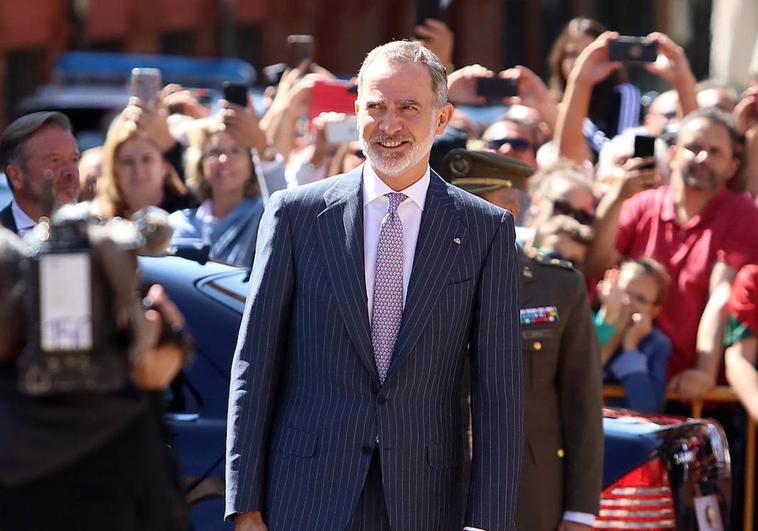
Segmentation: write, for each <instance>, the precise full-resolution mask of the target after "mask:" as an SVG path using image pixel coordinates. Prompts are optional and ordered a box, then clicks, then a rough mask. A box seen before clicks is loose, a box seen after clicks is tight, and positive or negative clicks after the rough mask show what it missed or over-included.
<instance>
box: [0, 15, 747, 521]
mask: <svg viewBox="0 0 758 531" xmlns="http://www.w3.org/2000/svg"><path fill="white" fill-rule="evenodd" d="M618 37H619V35H618V34H617V33H615V32H612V31H606V29H605V28H604V27H603V26H602V25H601V24H600V23H598V22H596V21H594V20H590V19H586V18H577V19H574V20H572V21H571V22H569V24H568V25H567V26H566V27H565V29H564V30H563V32H562V33H561V34H560V36H559V37H558V39H557V40H556V42H555V45H554V47H553V49H552V51H551V53H550V55H549V58H548V64H549V69H550V72H549V80H548V82H547V83H545V82H543V80H542V79H541V78H540V77H539V76H538V75H536V74H535V73H534V72H533V71H532V70H530V69H529V68H527V67H525V66H521V65H519V66H515V67H513V68H509V69H507V70H505V71H502V72H494V71H492V70H489V69H487V68H485V67H483V66H481V65H467V66H464V67H462V68H458V69H453V67H452V57H453V35H452V33H451V32H450V30H449V29H448V28H447V27H446V26H445V25H444V24H442V23H438V22H436V21H432V22H430V23H429V24H427V26H426V27H425V30H424V32H423V40H422V43H423V44H424V45H425V46H426V47H428V48H429V49H430V50H431V51H432V52H434V53H435V54H436V56H438V58H439V61H440V62H441V63H442V64H443V65H447V66H448V76H447V81H446V84H447V99H448V101H449V103H452V104H453V106H454V107H455V108H454V110H452V113H451V116H450V117H449V124H448V125H447V129H446V130H445V131H444V132H443V133H442V134H439V135H438V136H437V138H436V139H435V140H434V144H433V145H432V146H431V158H430V164H431V168H432V170H434V171H435V172H437V173H438V174H440V175H441V176H442V177H443V178H445V179H446V180H447V181H448V182H450V183H452V184H454V185H456V186H459V187H461V188H463V189H464V190H468V191H469V192H471V193H473V194H475V195H478V196H479V197H481V198H483V199H485V200H487V201H489V202H490V203H493V204H495V205H497V206H500V207H503V208H506V209H508V210H509V211H511V212H512V213H513V215H514V217H515V220H516V229H515V233H516V238H517V241H518V245H519V253H520V254H519V258H518V259H519V274H520V275H521V289H522V301H521V324H522V337H523V339H524V342H523V345H524V349H525V351H524V354H525V361H524V363H525V371H527V372H526V374H527V376H528V374H531V372H530V371H534V372H535V373H536V371H538V370H542V369H539V368H537V367H536V364H538V363H539V364H543V363H552V362H547V361H546V360H547V359H548V358H544V357H543V358H540V359H539V361H536V360H537V358H534V361H532V362H531V364H530V362H528V360H527V356H526V355H527V353H529V352H533V351H541V350H543V348H544V349H545V351H548V350H550V349H555V351H556V353H557V354H556V356H557V357H556V361H555V364H556V367H560V370H561V371H565V372H563V373H558V372H557V371H558V369H555V368H554V369H552V370H551V371H552V372H549V376H548V377H544V378H537V377H532V380H535V379H536V380H539V381H542V382H549V384H550V386H553V387H556V388H557V389H558V391H557V395H556V404H559V403H560V401H561V400H563V399H564V398H565V397H566V396H568V395H567V394H568V393H574V396H573V398H572V400H574V402H572V404H573V405H574V406H576V404H577V402H576V401H577V400H579V401H580V402H582V404H584V406H586V407H587V408H588V410H592V409H593V408H594V409H595V410H599V404H600V398H599V393H600V391H599V388H600V385H601V382H603V381H604V382H607V383H618V384H620V385H622V386H623V388H624V390H625V393H626V397H625V399H624V400H623V401H622V403H623V405H625V406H628V407H630V408H633V409H637V410H640V411H647V412H660V411H663V410H664V408H665V406H666V400H665V394H666V391H667V390H671V391H675V392H676V393H678V396H679V397H681V399H683V400H693V399H699V398H702V397H704V396H705V395H706V394H707V393H708V392H709V391H710V390H711V389H713V388H714V387H715V386H716V385H718V384H720V383H721V384H730V385H731V386H732V387H733V389H734V391H735V392H736V393H737V395H738V397H739V398H740V400H741V401H742V403H743V405H744V407H745V409H746V410H747V412H748V413H749V414H750V415H751V416H752V417H753V418H755V419H757V420H758V372H757V371H756V362H757V359H758V346H757V345H758V343H757V342H756V336H755V334H757V333H758V309H757V304H758V287H757V286H758V267H756V265H754V264H758V246H757V245H756V243H755V242H756V241H758V207H757V206H756V194H758V83H756V84H754V85H753V86H750V87H747V88H745V89H744V91H743V92H742V93H739V92H738V91H737V90H736V89H735V88H734V87H729V86H726V85H722V84H719V83H717V82H715V81H711V80H705V81H700V82H698V81H697V80H696V78H695V76H694V75H693V73H692V70H691V68H690V66H689V62H688V60H687V57H686V55H685V53H684V51H683V49H682V48H681V47H680V46H678V45H677V44H676V43H675V42H674V41H673V40H672V39H671V38H669V37H668V36H667V35H664V34H661V33H651V34H650V35H649V36H648V39H649V40H650V42H652V43H653V46H654V47H655V49H656V50H657V53H656V57H655V60H654V61H652V62H647V63H644V68H645V70H646V71H647V72H648V73H649V74H651V75H654V76H658V77H660V78H661V79H662V80H663V81H665V82H666V83H668V84H669V85H670V86H671V88H670V90H667V91H665V92H662V93H660V94H658V95H657V96H656V97H655V98H654V99H652V101H650V102H646V101H644V99H643V98H642V97H641V93H640V90H639V89H638V88H637V87H636V86H634V85H633V84H631V83H629V81H628V76H627V69H628V68H630V64H629V63H624V62H619V61H613V60H611V59H610V57H609V49H610V48H611V46H612V44H613V42H614V41H615V40H616V39H618ZM637 67H639V64H638V65H637ZM493 77H498V78H503V79H508V80H511V82H512V83H513V84H514V85H515V87H517V89H516V95H515V96H506V97H502V98H500V99H498V100H497V101H494V102H493V101H492V100H491V99H486V98H485V97H484V96H482V95H480V94H479V93H478V91H477V85H478V80H479V79H480V78H493ZM335 79H336V78H335V76H334V75H333V74H332V73H330V72H328V71H326V70H325V69H323V68H322V67H320V66H318V65H316V64H313V63H303V64H301V65H299V66H297V67H294V68H291V69H289V70H287V71H285V72H284V74H283V75H282V77H281V80H280V81H279V82H278V84H276V85H273V86H270V87H268V88H267V89H266V91H265V95H264V106H265V111H264V113H263V114H262V115H261V116H259V115H258V113H257V112H256V108H255V106H254V105H253V103H252V100H250V101H249V102H248V105H246V106H242V105H237V104H233V103H231V102H228V101H225V100H221V101H220V109H219V110H218V112H216V113H211V111H210V109H209V108H208V107H205V106H203V105H202V104H201V103H200V102H199V101H197V100H196V99H195V98H194V96H193V92H192V91H190V90H188V89H187V88H184V87H180V86H176V85H169V86H167V87H165V88H164V89H163V90H162V91H161V93H160V95H159V98H158V100H157V101H158V103H157V105H155V106H153V105H151V104H150V103H149V102H144V101H140V100H139V99H137V98H132V99H131V100H130V102H129V105H128V106H127V107H126V108H125V109H124V110H123V111H122V112H121V113H120V114H119V115H118V117H117V118H116V119H114V121H113V122H112V124H111V125H110V127H109V129H108V131H107V135H106V139H105V142H104V145H103V146H102V147H99V148H95V149H92V150H88V151H87V152H85V153H83V154H82V155H81V157H80V156H79V152H78V149H77V147H76V143H75V141H74V138H73V136H72V134H71V125H70V123H69V122H68V120H67V119H66V117H65V116H63V115H60V114H57V113H41V114H38V115H35V116H33V117H32V118H28V117H27V118H26V119H25V120H24V119H22V120H21V123H20V124H19V123H18V122H17V123H14V124H12V125H11V126H10V127H9V128H8V129H7V130H6V132H5V133H4V135H3V138H2V140H0V163H1V164H2V167H3V170H4V172H5V174H6V177H7V179H8V182H9V184H10V186H11V188H12V191H13V201H12V202H11V204H9V205H8V206H7V207H6V208H4V209H3V210H2V211H0V223H1V224H2V225H4V226H5V227H6V228H8V229H10V230H12V231H14V232H16V233H18V234H19V235H22V236H23V235H24V234H25V233H27V232H29V231H30V230H32V229H33V227H34V226H35V225H36V223H37V222H38V221H39V219H40V218H41V217H42V216H44V215H47V214H49V207H48V205H46V202H45V193H46V191H47V190H48V189H50V190H52V194H53V196H54V199H55V201H56V202H58V203H60V204H64V203H72V202H76V201H78V200H87V201H90V209H91V212H92V215H93V216H95V217H97V218H100V219H103V220H107V219H110V218H113V217H129V216H131V215H133V214H134V213H135V212H137V211H139V210H141V209H144V208H146V207H160V208H162V209H164V210H166V211H167V212H170V217H169V222H170V224H171V226H172V227H173V229H174V244H175V245H181V244H182V243H184V242H200V243H202V244H205V245H207V246H209V255H210V257H211V258H213V259H217V260H220V261H224V262H228V263H231V264H235V265H239V266H245V267H250V266H252V264H253V262H254V259H255V250H256V239H257V234H258V226H259V223H260V222H261V219H262V217H263V216H264V211H265V210H266V207H267V204H269V202H268V200H269V198H270V197H271V195H272V194H274V193H275V192H277V191H280V190H285V189H293V188H298V187H301V186H304V185H308V184H310V183H314V182H317V181H322V180H324V179H327V178H330V177H332V176H334V175H337V174H344V173H347V172H350V171H352V170H354V169H356V168H358V167H360V166H361V164H363V163H364V162H365V160H366V146H365V145H364V144H362V143H361V141H359V139H358V136H357V135H356V137H355V139H354V140H350V141H347V142H341V143H331V142H330V140H329V136H330V135H329V134H328V130H329V128H330V127H331V126H332V125H333V124H338V123H343V122H346V121H348V120H350V117H349V116H348V115H346V114H345V113H342V112H323V113H320V114H318V115H316V116H312V115H311V103H312V96H313V92H314V86H315V85H316V84H318V83H320V82H323V81H333V80H335ZM741 88H742V87H741ZM487 103H496V104H498V105H504V106H506V109H507V110H505V111H504V113H503V114H502V116H500V117H498V118H497V119H496V120H495V121H494V122H493V123H488V124H482V123H479V122H477V121H476V117H475V116H474V115H472V114H467V112H466V110H465V109H469V108H471V107H472V106H477V105H482V104H487ZM643 103H645V104H644V105H643ZM401 112H408V113H413V112H416V111H415V110H414V108H413V102H409V103H408V109H407V111H401ZM641 137H654V140H653V141H652V143H653V148H654V149H653V150H652V151H650V152H647V153H644V154H640V153H637V152H636V151H637V146H638V144H640V142H639V141H638V139H639V138H641ZM411 140H413V139H411ZM398 141H399V142H403V141H404V140H403V139H402V138H400V139H399V140H398ZM425 214H426V212H425ZM269 243H270V242H269ZM457 243H460V241H459V242H457ZM542 268H548V273H547V276H548V277H549V278H558V277H560V275H564V277H565V278H563V280H562V281H561V282H559V284H561V286H562V287H560V288H559V287H558V286H555V287H552V288H549V287H546V286H549V285H550V282H544V283H542V282H540V284H539V285H540V289H543V288H544V290H548V291H546V292H545V293H542V294H540V295H539V296H543V297H544V300H542V299H540V302H537V298H538V296H537V295H535V299H534V300H531V299H530V297H531V295H529V296H526V295H524V294H525V293H530V291H529V290H530V289H534V286H532V287H530V283H531V282H532V281H533V280H534V279H535V278H536V277H539V276H540V275H542V273H541V270H542ZM550 268H552V269H554V270H556V271H559V272H558V273H555V271H553V272H552V273H551V270H550ZM577 272H581V273H582V275H579V274H578V273H577ZM556 275H557V276H556ZM566 286H572V287H571V289H570V290H569V291H570V292H566V291H565V289H567V288H566ZM550 290H552V291H550ZM561 290H564V291H561ZM567 300H570V301H571V303H570V304H568V303H567ZM369 308H370V306H369ZM369 311H370V310H369ZM564 321H565V322H564ZM556 322H560V328H556V327H557V326H558V325H556V324H555V323H556ZM535 323H536V324H541V325H542V326H541V327H537V328H536V329H535V328H534V327H533V325H534V324H535ZM553 328H555V330H553ZM540 334H542V335H540ZM577 349H578V350H581V351H583V352H584V355H583V356H579V354H578V353H577V354H576V356H578V357H577V358H576V359H577V360H579V361H577V362H576V364H574V365H571V364H569V363H568V362H566V363H563V361H565V360H568V359H573V358H572V357H571V356H574V354H569V351H571V352H573V351H575V350H577ZM595 357H596V358H597V363H595V361H594V360H595ZM559 359H560V360H562V361H561V362H559V361H558V360H559ZM572 363H573V362H572ZM532 365H535V366H534V367H532ZM530 367H531V368H530ZM543 369H544V367H543ZM561 379H563V384H561V383H560V381H561ZM577 379H578V380H580V381H581V380H584V381H585V382H589V384H588V386H587V387H586V388H585V390H586V392H587V394H586V396H584V398H582V396H581V393H579V394H577V387H582V386H577V383H576V382H577ZM556 380H557V381H558V382H559V383H557V384H556V383H555V381H556ZM527 381H528V380H527ZM569 384H570V386H569ZM561 385H565V386H566V389H565V390H564V389H562V388H561ZM527 387H528V386H527ZM530 392H531V393H538V391H536V390H531V391H530V389H529V388H527V391H526V393H527V402H526V403H527V414H526V438H527V441H528V443H529V444H530V445H533V448H532V451H533V453H534V452H535V451H538V450H535V449H534V448H537V447H538V446H539V444H541V443H539V442H537V440H536V439H537V438H538V437H545V432H544V431H540V428H538V427H535V426H534V424H533V423H534V422H535V421H532V420H530V410H529V399H530ZM541 396H543V397H544V394H543V395H541ZM584 406H583V407H584ZM543 407H544V406H543ZM556 408H557V409H560V408H559V407H558V406H556ZM563 414H566V415H567V414H568V413H565V412H556V415H559V416H560V415H563ZM598 414H599V413H598ZM572 422H574V423H575V424H576V425H578V424H579V421H576V420H574V421H572ZM588 422H589V421H588ZM593 422H595V421H592V422H589V423H590V424H592V423H593ZM530 424H532V426H531V427H530ZM532 429H533V430H536V431H535V432H534V433H535V434H536V435H535V440H534V441H533V442H532V440H531V439H530V430H532ZM599 433H600V431H599V421H598V422H597V423H595V424H593V425H592V426H589V427H587V431H586V433H585V437H584V438H583V439H581V441H579V442H577V443H576V447H575V448H577V449H578V448H580V447H581V446H582V445H586V444H587V441H590V440H593V441H597V440H598V434H599ZM561 444H562V443H561V442H560V441H557V442H555V445H553V446H549V448H548V449H547V450H546V451H547V452H553V453H555V452H556V448H558V451H559V452H562V451H563V450H562V449H561ZM564 444H571V443H569V442H565V441H564ZM568 451H569V452H571V451H574V450H572V449H571V448H569V449H568ZM590 468H591V467H590ZM585 472H587V471H586V470H585ZM592 474H596V475H597V481H595V479H593V480H592V481H594V482H595V483H598V485H599V469H597V470H592ZM585 475H586V474H585ZM593 485H594V484H593ZM542 487H543V486H542V485H532V486H526V487H525V489H527V490H528V489H529V488H531V489H533V490H534V491H535V493H537V492H539V491H540V489H541V488H542ZM592 488H597V487H596V486H593V487H592ZM593 503H594V502H588V503H585V502H583V501H582V502H580V503H578V508H571V507H569V508H568V509H566V507H564V509H565V510H566V511H568V512H566V514H564V515H563V519H564V520H566V521H568V522H578V523H580V524H582V525H586V524H587V523H588V520H587V518H584V517H583V516H582V514H583V513H586V514H590V515H591V514H592V513H593V512H594V511H595V510H596V508H595V507H594V506H593ZM569 513H570V514H569ZM577 514H579V517H577V516H576V515H577ZM543 516H545V515H543ZM549 518H550V519H551V521H550V522H549V523H548V524H547V525H552V523H553V522H554V521H555V519H556V518H558V519H559V520H560V519H561V516H560V514H558V515H557V516H554V515H549ZM531 525H532V524H526V526H527V527H525V528H532V527H530V526H531ZM534 525H538V524H536V523H535V524H534ZM539 525H542V523H540V524H539ZM589 525H591V519H590V520H589ZM533 528H534V529H537V527H533Z"/></svg>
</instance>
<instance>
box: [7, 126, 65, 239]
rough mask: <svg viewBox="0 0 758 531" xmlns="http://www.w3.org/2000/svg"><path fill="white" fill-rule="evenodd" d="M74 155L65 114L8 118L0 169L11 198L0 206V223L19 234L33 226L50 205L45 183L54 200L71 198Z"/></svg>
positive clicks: (60, 201)
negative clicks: (9, 189)
mask: <svg viewBox="0 0 758 531" xmlns="http://www.w3.org/2000/svg"><path fill="white" fill-rule="evenodd" d="M78 161H79V148H78V147H77V145H76V139H75V138H74V135H73V133H72V132H71V122H70V121H69V119H68V118H67V117H66V115H65V114H61V113H59V112H47V111H45V112H35V113H31V114H26V115H24V116H22V117H20V118H18V119H17V120H15V121H14V122H13V123H11V124H10V125H9V126H8V127H7V128H6V130H5V131H4V132H3V135H2V137H0V169H2V171H4V172H5V176H6V178H7V179H8V185H9V186H10V188H11V190H12V192H13V200H12V201H11V202H10V203H8V205H6V206H5V207H4V208H3V209H2V210H0V225H3V226H4V227H5V228H6V229H8V230H11V231H13V232H15V233H16V234H19V235H21V236H23V235H24V234H25V233H26V232H27V231H29V230H31V229H32V228H34V226H35V225H36V224H37V222H38V221H39V218H40V217H41V216H42V215H44V214H45V213H46V210H49V209H51V208H52V206H53V205H44V204H43V202H44V197H45V189H46V187H47V186H50V187H51V189H52V197H53V199H54V201H55V202H56V203H57V204H60V205H62V204H67V203H76V200H77V197H78V195H79V170H78V168H77V163H78ZM47 214H49V211H48V212H47Z"/></svg>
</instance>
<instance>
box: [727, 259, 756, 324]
mask: <svg viewBox="0 0 758 531" xmlns="http://www.w3.org/2000/svg"><path fill="white" fill-rule="evenodd" d="M728 308H729V313H731V314H732V315H734V316H735V317H736V318H737V320H738V321H739V322H741V323H743V324H745V325H746V326H747V327H748V328H749V329H750V330H751V331H752V332H753V334H755V335H756V336H758V265H755V264H750V265H746V266H745V267H743V268H742V269H740V272H739V273H738V274H737V278H735V279H734V284H732V294H731V296H730V297H729V305H728Z"/></svg>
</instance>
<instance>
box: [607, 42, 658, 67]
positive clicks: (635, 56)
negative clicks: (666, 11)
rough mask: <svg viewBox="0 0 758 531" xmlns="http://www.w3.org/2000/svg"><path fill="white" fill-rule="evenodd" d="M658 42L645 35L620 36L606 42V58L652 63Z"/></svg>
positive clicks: (655, 55) (656, 54) (656, 53)
mask: <svg viewBox="0 0 758 531" xmlns="http://www.w3.org/2000/svg"><path fill="white" fill-rule="evenodd" d="M657 57H658V43H657V42H655V41H654V40H651V39H648V38H647V37H629V36H622V37H618V38H616V39H614V40H612V41H611V42H610V43H609V44H608V59H609V60H611V61H621V62H623V63H654V62H655V60H656V58H657Z"/></svg>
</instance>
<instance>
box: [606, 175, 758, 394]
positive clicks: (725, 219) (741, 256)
mask: <svg viewBox="0 0 758 531" xmlns="http://www.w3.org/2000/svg"><path fill="white" fill-rule="evenodd" d="M616 247H617V249H618V250H619V252H620V253H621V254H622V255H623V256H625V257H627V258H636V257H639V256H650V257H653V258H655V259H656V260H658V261H659V262H660V263H661V264H663V265H664V266H665V267H666V269H667V270H668V272H669V275H671V286H670V288H669V291H668V293H667V295H666V298H665V300H664V302H663V310H662V312H661V315H660V317H659V318H658V325H659V326H660V328H661V329H662V330H663V332H664V333H665V334H666V335H667V336H668V337H669V338H670V339H671V343H672V346H673V352H672V355H671V358H670V361H669V367H668V375H667V377H668V378H669V379H670V378H671V377H672V376H673V375H675V374H677V373H679V372H681V371H683V370H684V369H691V368H693V367H695V366H696V364H697V355H696V351H695V343H696V336H697V328H698V324H699V323H700V317H701V315H702V313H703V310H704V309H705V305H706V303H707V302H708V295H709V281H710V276H711V270H712V268H713V264H714V263H716V262H724V263H726V264H727V265H730V266H732V267H734V268H735V269H740V268H741V267H742V266H743V265H745V264H747V263H755V262H758V260H756V258H757V257H758V209H756V207H755V205H754V204H753V203H752V202H751V201H750V200H749V199H748V198H746V197H743V196H740V195H737V194H734V193H732V192H730V191H728V190H726V189H725V190H723V191H722V192H720V193H719V194H718V195H717V196H716V197H714V198H713V200H712V201H711V202H710V204H709V205H708V206H707V207H706V208H705V210H703V212H702V213H701V214H700V215H699V216H696V217H694V218H693V219H691V220H690V221H689V222H687V223H685V224H684V225H679V223H678V222H677V221H676V216H675V215H674V199H673V194H672V191H671V189H670V188H669V187H668V186H662V187H660V188H657V189H655V190H648V191H646V192H642V193H640V194H637V195H636V196H634V197H632V198H631V199H629V200H627V201H626V202H625V203H624V205H623V207H622V209H621V217H620V220H619V234H618V238H617V240H616Z"/></svg>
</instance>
